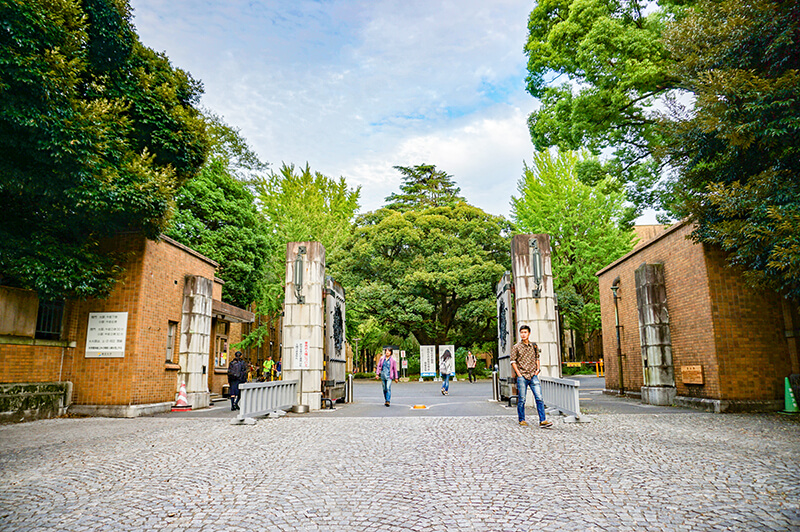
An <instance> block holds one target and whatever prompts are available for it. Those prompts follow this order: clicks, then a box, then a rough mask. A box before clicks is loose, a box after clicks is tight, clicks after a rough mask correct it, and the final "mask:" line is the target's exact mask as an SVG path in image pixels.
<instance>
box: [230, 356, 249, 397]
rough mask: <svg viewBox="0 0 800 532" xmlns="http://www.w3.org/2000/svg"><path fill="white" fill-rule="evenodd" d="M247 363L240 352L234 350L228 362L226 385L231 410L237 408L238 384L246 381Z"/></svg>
mask: <svg viewBox="0 0 800 532" xmlns="http://www.w3.org/2000/svg"><path fill="white" fill-rule="evenodd" d="M248 367H249V364H248V363H247V362H245V360H244V359H242V352H241V351H236V354H235V355H234V358H233V360H232V361H231V363H230V364H228V385H229V387H230V395H231V410H239V385H240V384H241V383H242V382H247V371H248Z"/></svg>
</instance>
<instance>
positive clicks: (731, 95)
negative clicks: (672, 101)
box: [664, 0, 800, 300]
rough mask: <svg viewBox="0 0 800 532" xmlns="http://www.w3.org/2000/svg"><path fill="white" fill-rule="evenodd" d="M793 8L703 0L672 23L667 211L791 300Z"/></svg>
mask: <svg viewBox="0 0 800 532" xmlns="http://www.w3.org/2000/svg"><path fill="white" fill-rule="evenodd" d="M799 34H800V4H798V3H797V2H792V1H778V2H775V1H769V0H757V1H749V0H748V1H743V0H730V1H727V2H716V1H714V2H710V1H704V2H700V3H699V4H697V6H696V8H695V9H692V10H691V11H689V14H688V16H687V17H685V18H684V19H682V20H681V21H680V22H679V23H676V24H673V25H672V26H671V27H670V30H669V31H668V32H667V35H666V39H665V43H666V48H667V50H668V51H669V52H670V53H671V54H672V56H673V58H674V64H673V67H672V68H671V69H670V75H671V76H673V77H674V78H677V79H680V80H681V86H682V87H683V88H684V89H685V90H687V91H690V92H691V93H692V95H693V96H694V105H693V107H692V109H691V110H686V109H680V108H678V109H677V111H678V112H676V113H675V114H673V115H672V116H671V117H670V121H665V124H664V127H665V129H666V130H667V131H668V133H669V134H668V136H667V138H668V140H669V142H668V144H667V148H666V152H667V154H668V156H669V158H670V161H671V163H672V164H673V165H674V167H675V168H677V169H678V173H679V177H678V179H677V180H676V181H675V183H674V186H673V196H672V197H673V198H674V200H673V209H674V210H675V211H676V212H677V213H678V214H679V215H681V216H683V217H687V218H691V219H693V220H695V221H696V222H697V229H696V231H695V232H694V237H695V239H696V240H698V241H700V242H704V243H709V244H715V245H718V246H720V247H721V248H722V249H724V250H725V251H727V252H728V253H729V255H728V261H729V263H730V264H733V265H738V266H741V267H742V268H744V269H745V270H746V272H747V274H748V276H749V277H750V278H751V280H752V281H754V282H756V283H758V284H760V285H765V286H768V287H771V288H774V289H776V290H778V291H782V292H783V293H785V294H787V295H788V296H789V297H792V298H794V299H795V300H800V229H798V228H800V179H798V176H800V46H798V37H797V36H798V35H799Z"/></svg>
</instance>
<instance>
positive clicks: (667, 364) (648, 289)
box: [635, 264, 676, 405]
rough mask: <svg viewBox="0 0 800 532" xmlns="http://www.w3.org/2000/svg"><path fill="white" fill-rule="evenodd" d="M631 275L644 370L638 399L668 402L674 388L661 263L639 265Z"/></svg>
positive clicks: (659, 402)
mask: <svg viewBox="0 0 800 532" xmlns="http://www.w3.org/2000/svg"><path fill="white" fill-rule="evenodd" d="M635 277H636V305H637V308H638V311H639V343H640V345H641V348H642V368H643V371H644V386H642V402H643V403H647V404H652V405H670V404H672V403H673V402H674V400H675V395H676V390H675V370H674V368H673V366H672V339H671V337H670V332H669V312H668V311H667V290H666V287H665V284H664V265H663V264H642V265H641V266H640V267H639V268H638V269H637V270H636V276H635Z"/></svg>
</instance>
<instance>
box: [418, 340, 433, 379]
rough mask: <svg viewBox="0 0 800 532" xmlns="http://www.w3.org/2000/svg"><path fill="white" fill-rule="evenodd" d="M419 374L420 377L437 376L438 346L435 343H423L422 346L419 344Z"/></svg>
mask: <svg viewBox="0 0 800 532" xmlns="http://www.w3.org/2000/svg"><path fill="white" fill-rule="evenodd" d="M419 376H420V377H435V376H436V346H435V345H421V346H419Z"/></svg>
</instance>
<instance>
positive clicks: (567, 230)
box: [511, 151, 633, 341]
mask: <svg viewBox="0 0 800 532" xmlns="http://www.w3.org/2000/svg"><path fill="white" fill-rule="evenodd" d="M582 160H583V158H582V157H580V156H579V155H578V154H577V153H575V152H570V151H561V152H558V154H553V153H551V152H550V151H542V152H538V153H536V154H535V155H534V158H533V163H532V165H531V166H530V167H529V166H528V165H527V164H526V165H525V171H524V174H523V176H522V178H521V179H520V181H519V184H518V190H519V196H514V197H512V198H511V218H512V219H513V220H514V221H515V222H516V223H517V225H518V227H519V228H520V229H522V230H523V231H525V232H529V233H547V234H549V235H550V245H551V247H552V255H551V256H552V268H553V281H554V285H555V290H556V293H557V294H558V296H559V304H560V306H561V308H562V313H563V315H564V317H565V319H566V321H567V325H568V326H569V327H570V328H572V329H575V330H576V331H578V332H579V333H580V334H581V336H582V338H583V340H584V341H587V340H588V339H589V337H590V336H591V334H592V333H593V331H595V330H597V329H599V327H600V294H599V292H598V290H599V289H598V285H597V277H596V276H595V273H596V272H597V271H598V270H600V269H602V268H603V267H604V266H606V265H607V264H609V263H610V262H612V261H614V260H616V259H618V258H619V257H621V256H623V255H624V254H625V253H627V252H628V251H630V250H631V249H632V248H633V233H632V231H631V230H630V229H629V228H628V227H627V225H626V224H621V223H620V221H622V220H624V218H625V215H626V208H625V193H624V192H623V191H622V190H621V187H620V185H619V183H618V182H617V181H616V179H615V178H613V177H610V176H609V177H606V178H604V179H601V180H600V181H598V182H597V183H595V184H594V185H591V184H587V183H584V182H582V181H581V180H580V179H579V178H578V172H577V168H578V166H579V163H580V162H581V161H582Z"/></svg>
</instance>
